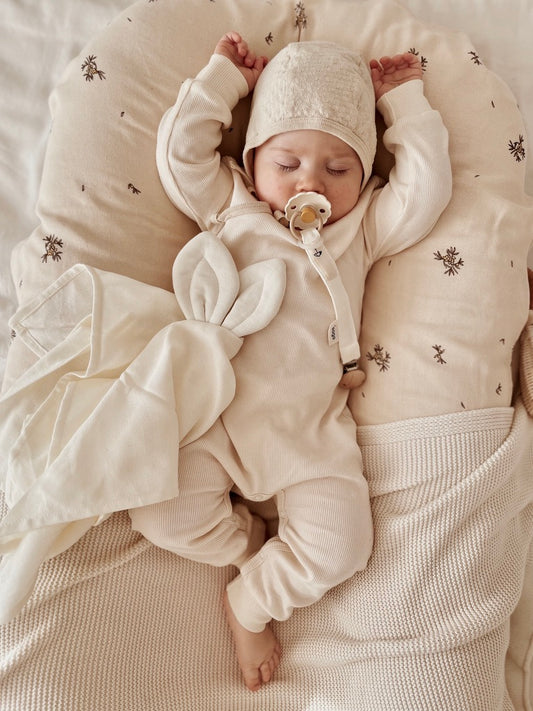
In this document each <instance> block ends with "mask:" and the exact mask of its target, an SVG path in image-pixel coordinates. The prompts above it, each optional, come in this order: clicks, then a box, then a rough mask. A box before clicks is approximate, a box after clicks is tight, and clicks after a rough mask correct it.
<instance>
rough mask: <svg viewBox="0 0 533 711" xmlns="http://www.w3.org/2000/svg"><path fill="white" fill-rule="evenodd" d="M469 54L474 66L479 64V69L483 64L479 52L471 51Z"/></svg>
mask: <svg viewBox="0 0 533 711" xmlns="http://www.w3.org/2000/svg"><path fill="white" fill-rule="evenodd" d="M468 54H469V55H470V59H471V60H472V61H473V62H474V64H477V65H478V67H479V66H481V65H482V64H483V62H482V61H481V59H480V58H479V54H478V53H477V52H474V51H470V52H469V53H468Z"/></svg>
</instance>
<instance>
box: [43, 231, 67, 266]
mask: <svg viewBox="0 0 533 711" xmlns="http://www.w3.org/2000/svg"><path fill="white" fill-rule="evenodd" d="M43 242H44V244H45V247H46V251H45V253H44V254H43V255H42V256H41V262H44V264H46V262H48V258H50V259H51V260H52V261H53V262H59V261H60V260H61V255H62V254H63V252H61V249H62V248H63V240H62V239H59V237H56V236H55V235H47V236H46V237H43Z"/></svg>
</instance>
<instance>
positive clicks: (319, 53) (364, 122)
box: [243, 41, 376, 189]
mask: <svg viewBox="0 0 533 711" xmlns="http://www.w3.org/2000/svg"><path fill="white" fill-rule="evenodd" d="M300 129H317V130H321V131H325V132H326V133H330V134H332V135H334V136H336V137H337V138H340V139H341V140H343V141H345V142H346V143H347V144H348V145H349V146H351V147H352V148H353V149H354V150H355V152H356V153H357V155H358V156H359V159H360V160H361V163H362V165H363V171H364V173H363V183H362V186H361V189H362V188H363V187H364V185H365V184H366V182H367V181H368V179H369V178H370V175H371V172H372V163H373V161H374V156H375V153H376V125H375V98H374V88H373V85H372V80H371V78H370V71H369V69H368V66H367V63H366V61H365V60H364V58H363V57H362V56H361V55H360V54H359V53H356V52H352V51H350V50H349V49H346V48H345V47H341V46H340V45H338V44H334V43H333V42H324V41H309V42H298V43H296V42H295V43H293V44H289V45H287V46H286V47H284V48H283V49H282V50H281V51H280V52H278V54H276V55H275V56H274V57H273V59H271V60H270V61H269V63H268V64H267V65H266V67H265V69H264V70H263V72H262V74H261V75H260V77H259V79H258V81H257V84H256V86H255V89H254V94H253V99H252V106H251V111H250V121H249V124H248V129H247V132H246V143H245V147H244V153H243V161H244V167H245V169H246V172H247V173H248V175H250V176H253V149H254V148H257V147H258V146H260V145H262V144H263V143H265V141H267V140H268V139H269V138H271V137H272V136H275V135H277V134H279V133H284V132H285V131H295V130H300Z"/></svg>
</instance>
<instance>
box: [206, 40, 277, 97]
mask: <svg viewBox="0 0 533 711" xmlns="http://www.w3.org/2000/svg"><path fill="white" fill-rule="evenodd" d="M215 54H222V55H223V56H224V57H227V58H228V59H229V60H231V61H232V62H233V64H234V65H235V66H236V67H237V69H239V71H240V72H241V74H242V75H243V77H244V78H245V79H246V81H247V83H248V89H249V91H252V89H253V88H254V87H255V84H256V82H257V80H258V78H259V75H260V74H261V72H262V71H263V69H264V68H265V65H266V63H267V62H268V59H267V58H266V57H262V56H261V57H257V56H256V55H255V53H254V52H252V51H251V50H250V49H249V48H248V44H247V43H246V42H245V40H243V38H242V37H241V36H240V34H239V33H238V32H228V33H227V34H225V35H224V37H222V38H221V39H220V40H219V41H218V43H217V46H216V47H215Z"/></svg>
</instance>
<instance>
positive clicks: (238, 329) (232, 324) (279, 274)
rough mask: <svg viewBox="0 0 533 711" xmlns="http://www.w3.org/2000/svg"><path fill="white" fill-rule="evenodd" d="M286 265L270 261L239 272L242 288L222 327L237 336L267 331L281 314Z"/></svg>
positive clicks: (281, 261) (277, 261)
mask: <svg viewBox="0 0 533 711" xmlns="http://www.w3.org/2000/svg"><path fill="white" fill-rule="evenodd" d="M285 272H286V270H285V262H284V261H283V260H282V259H268V260H266V261H263V262H257V263H256V264H251V265H250V266H248V267H245V268H244V269H243V270H242V271H241V272H239V277H240V282H241V288H240V292H239V295H238V296H237V300H236V301H235V304H234V305H233V307H232V309H231V311H230V312H229V313H228V315H227V316H226V318H225V319H224V321H223V322H222V325H223V326H225V327H226V328H229V329H230V331H233V333H235V335H237V336H246V335H248V334H250V333H255V332H256V331H259V330H261V329H262V328H265V326H267V325H268V324H269V323H270V322H271V321H272V319H273V318H274V316H275V315H276V314H277V313H278V311H279V308H280V306H281V302H282V301H283V297H284V295H285V284H286V274H285Z"/></svg>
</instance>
